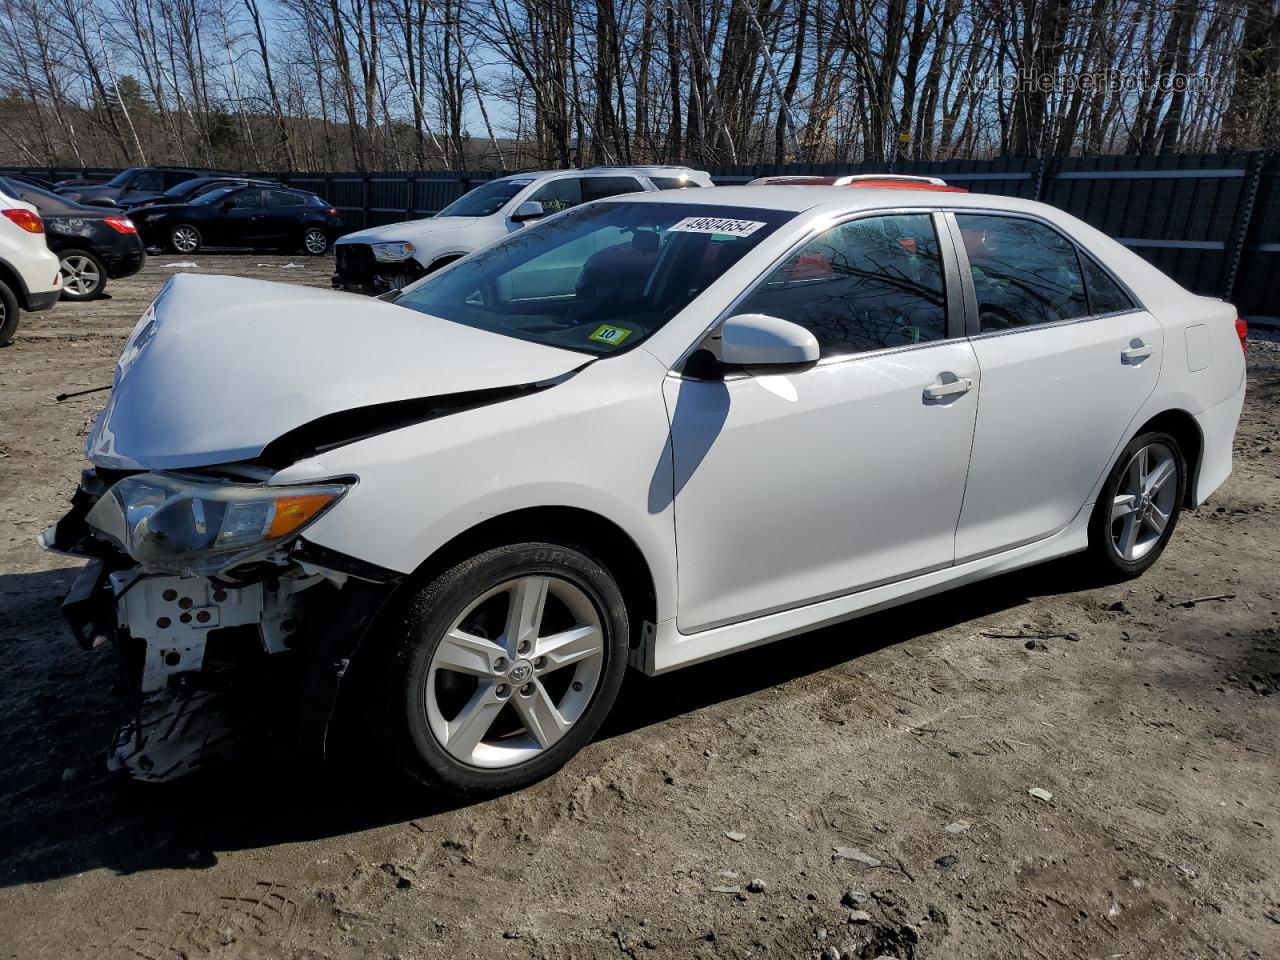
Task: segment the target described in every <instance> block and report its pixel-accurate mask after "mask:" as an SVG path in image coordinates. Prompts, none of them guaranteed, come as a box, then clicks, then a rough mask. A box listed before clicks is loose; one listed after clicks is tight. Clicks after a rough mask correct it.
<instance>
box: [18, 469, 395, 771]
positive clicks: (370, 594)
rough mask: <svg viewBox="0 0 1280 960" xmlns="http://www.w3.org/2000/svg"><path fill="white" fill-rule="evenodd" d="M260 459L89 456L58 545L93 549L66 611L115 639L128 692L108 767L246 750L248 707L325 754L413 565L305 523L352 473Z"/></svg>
mask: <svg viewBox="0 0 1280 960" xmlns="http://www.w3.org/2000/svg"><path fill="white" fill-rule="evenodd" d="M259 469H260V468H255V467H250V466H243V467H240V468H226V467H224V468H220V469H219V470H218V471H217V472H210V471H200V472H198V473H197V472H192V473H185V474H167V473H141V472H139V473H126V472H121V471H106V470H88V471H86V472H85V473H84V475H83V477H82V481H81V484H80V486H79V487H78V488H77V490H76V492H75V495H74V496H73V498H72V508H71V511H70V512H69V513H68V514H67V515H66V516H65V517H63V518H62V519H61V520H60V521H58V523H56V524H55V525H54V526H53V527H50V528H49V529H48V530H47V531H45V533H44V534H42V535H41V537H40V542H41V544H42V545H43V546H45V547H47V548H48V549H50V550H55V551H58V552H61V553H66V554H71V555H73V556H80V557H88V558H90V562H89V564H88V565H87V566H85V568H84V569H83V570H82V571H81V573H80V575H79V577H78V578H77V579H76V581H75V584H74V585H73V587H72V589H71V592H70V593H69V594H68V596H67V598H66V600H65V602H64V604H63V613H64V615H65V616H66V619H67V621H68V623H69V624H70V626H71V629H72V632H73V633H74V634H75V636H76V638H77V640H78V641H79V643H80V645H81V646H82V647H84V648H85V649H87V650H88V649H94V648H96V647H99V646H103V645H106V644H110V645H111V646H113V647H114V648H115V650H116V652H117V654H118V656H119V666H120V678H121V684H120V686H121V687H122V688H123V690H124V691H125V694H126V697H127V699H128V704H129V717H128V720H127V722H126V723H125V724H124V725H122V726H121V727H120V728H119V730H118V731H117V733H116V735H115V738H114V741H113V743H112V746H111V750H110V753H109V756H108V766H109V767H110V768H112V769H115V770H124V771H127V772H128V773H129V774H131V775H132V776H134V777H135V778H138V779H143V780H151V781H163V780H169V779H172V778H174V777H177V776H180V775H182V774H185V773H188V772H191V771H192V770H194V769H197V768H199V767H202V766H205V765H208V764H210V763H212V762H215V761H217V760H219V759H222V758H225V757H227V756H229V755H231V754H233V753H236V752H237V751H238V750H239V749H240V748H241V747H242V746H243V745H244V737H245V736H246V735H251V736H255V737H256V738H257V739H258V740H259V741H261V740H262V739H264V738H263V737H262V734H261V729H259V730H257V731H256V732H254V731H252V730H250V729H246V725H245V721H246V714H249V713H252V714H254V715H255V716H261V715H262V714H263V713H268V714H271V715H273V719H272V721H271V722H272V723H273V724H279V726H275V727H273V729H272V730H271V733H270V735H269V736H268V737H267V738H266V739H267V740H268V741H278V740H279V738H280V734H281V732H282V731H283V730H286V729H289V728H292V730H293V732H294V733H295V735H296V737H297V738H298V741H299V742H300V745H301V747H302V748H303V749H304V750H305V751H306V752H310V753H322V752H323V748H324V740H325V734H326V731H327V727H328V723H329V719H330V717H331V715H332V711H333V706H334V703H335V701H336V697H337V693H338V689H339V685H340V683H341V681H342V678H343V676H344V674H345V673H346V669H347V666H348V664H349V662H350V658H351V656H352V654H353V653H354V650H355V648H356V646H357V645H358V643H359V641H360V638H361V636H362V635H363V633H364V631H365V629H366V628H367V626H368V624H369V623H370V621H371V620H372V619H373V617H374V616H375V615H376V614H377V612H378V610H379V609H381V607H382V606H383V604H384V603H385V601H386V599H387V597H388V596H389V595H390V593H391V592H392V590H393V589H394V588H395V586H396V584H397V583H398V581H399V576H398V575H397V574H394V573H392V572H390V571H386V570H382V569H381V568H377V567H372V566H370V565H368V564H366V563H363V562H361V561H358V560H355V559H353V558H350V557H346V556H343V555H339V554H335V553H333V552H332V551H328V550H325V549H323V548H320V547H317V546H315V545H313V544H310V543H308V542H307V541H306V540H305V539H303V538H302V536H301V532H302V530H304V529H305V528H306V526H308V525H309V524H310V523H311V522H312V521H313V520H315V519H317V518H318V517H319V516H320V515H321V514H323V513H324V512H325V511H326V510H327V509H328V508H329V507H331V506H332V505H333V504H335V503H337V501H338V500H340V499H341V497H342V496H343V495H344V493H345V492H346V489H347V487H348V486H349V483H350V481H344V482H330V483H325V484H315V485H309V486H307V487H291V486H271V485H269V484H267V483H264V482H262V481H263V479H264V477H263V476H262V475H261V474H259Z"/></svg>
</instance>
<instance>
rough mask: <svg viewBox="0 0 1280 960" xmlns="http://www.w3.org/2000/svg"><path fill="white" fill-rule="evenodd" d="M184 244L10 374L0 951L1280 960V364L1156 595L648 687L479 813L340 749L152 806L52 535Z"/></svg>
mask: <svg viewBox="0 0 1280 960" xmlns="http://www.w3.org/2000/svg"><path fill="white" fill-rule="evenodd" d="M180 259H182V258H177V257H167V256H164V255H161V256H158V257H155V258H153V260H152V262H151V263H150V264H149V265H148V267H147V268H146V269H145V270H144V271H143V273H141V274H140V275H139V276H137V277H134V278H131V279H129V280H125V281H121V282H117V283H113V284H112V286H111V288H110V290H109V292H110V294H111V299H105V300H100V301H97V302H95V303H90V304H84V305H75V304H65V303H64V304H62V305H60V306H59V307H58V308H56V309H55V310H54V311H52V312H51V313H46V314H37V315H34V316H28V317H27V318H25V320H24V325H23V327H22V329H21V330H20V331H19V334H18V339H17V341H16V342H15V344H14V345H13V346H12V347H11V348H8V349H6V350H4V351H2V352H0V411H3V412H2V413H0V643H2V644H3V646H2V650H3V659H2V660H0V956H9V957H21V958H24V960H26V958H51V960H52V958H57V960H66V958H108V960H116V958H137V957H146V958H166V960H176V958H184V957H191V958H196V957H219V958H245V960H248V958H268V957H271V958H275V957H288V958H364V957H378V958H396V957H398V958H417V957H423V958H437V957H438V958H461V957H478V958H498V957H502V958H523V957H545V958H555V960H587V958H594V957H618V956H622V957H635V958H641V957H654V958H687V957H706V958H710V957H719V958H745V957H758V958H775V957H822V956H825V957H835V956H837V955H839V956H842V957H850V956H852V957H861V958H874V957H881V956H891V957H898V958H902V960H910V958H915V960H933V958H938V960H941V958H948V960H949V958H972V960H991V958H1019V960H1021V958H1057V957H1090V958H1092V957H1097V958H1114V957H1159V958H1162V960H1165V958H1182V957H1185V958H1193V957H1195V958H1207V957H1233V958H1234V957H1239V958H1246V957H1248V958H1254V957H1274V956H1280V886H1277V879H1276V878H1277V869H1276V863H1277V860H1278V859H1280V841H1278V840H1277V833H1278V832H1280V808H1278V807H1277V804H1276V796H1277V793H1278V791H1280V763H1278V762H1277V754H1276V741H1277V733H1280V694H1277V690H1280V580H1278V578H1277V576H1276V564H1277V559H1278V558H1280V477H1278V476H1277V469H1278V467H1280V457H1278V456H1277V450H1280V345H1277V344H1275V343H1271V342H1263V341H1256V342H1253V343H1251V345H1250V393H1249V399H1248V401H1247V403H1246V406H1245V412H1244V419H1243V422H1242V424H1241V428H1240V434H1239V436H1238V439H1237V445H1236V467H1235V472H1234V474H1233V475H1232V477H1231V479H1230V480H1229V481H1228V483H1227V484H1226V485H1225V486H1224V487H1223V489H1222V490H1220V491H1219V492H1218V494H1217V495H1216V496H1215V497H1214V498H1213V499H1212V500H1211V501H1210V503H1209V504H1207V505H1206V506H1204V507H1202V508H1201V509H1200V510H1199V511H1197V512H1196V513H1195V514H1193V515H1186V516H1184V519H1183V521H1182V522H1181V524H1180V525H1179V527H1178V530H1177V533H1176V536H1175V537H1174V542H1173V543H1172V545H1171V546H1170V548H1169V549H1168V551H1167V552H1166V553H1165V555H1164V557H1163V558H1162V560H1161V561H1160V563H1159V564H1158V565H1157V566H1156V568H1155V569H1154V570H1152V571H1151V572H1150V573H1148V574H1147V575H1146V576H1145V577H1144V578H1142V579H1141V580H1139V581H1136V582H1133V583H1130V584H1127V585H1123V586H1112V587H1104V588H1098V587H1096V586H1093V585H1091V584H1090V583H1088V582H1086V581H1083V580H1082V579H1081V577H1080V575H1079V574H1078V573H1077V572H1076V568H1075V567H1074V566H1073V565H1072V564H1070V563H1056V564H1051V565H1049V566H1045V567H1041V568H1038V569H1035V570H1030V571H1025V572H1023V573H1019V574H1015V575H1010V576H1006V577H1002V578H999V579H996V580H992V581H989V582H987V583H984V584H979V585H976V586H973V587H967V588H964V589H961V590H957V591H954V592H952V593H948V594H945V595H943V596H940V597H937V598H934V599H932V600H930V601H927V602H924V603H919V604H916V605H914V606H910V607H905V608H902V609H899V610H896V611H890V612H888V613H884V614H878V615H876V616H873V617H869V618H865V619H863V620H860V621H855V622H852V623H849V624H845V625H842V626H839V627H834V628H830V629H825V630H821V631H818V632H815V633H812V634H809V635H806V636H803V637H796V638H792V639H789V640H785V641H782V642H780V643H778V644H775V645H773V646H770V647H764V648H760V649H758V650H755V651H751V652H749V653H745V654H741V655H738V656H735V657H731V658H728V659H725V660H721V661H719V662H716V663H711V664H706V665H703V666H699V667H696V668H693V669H690V670H687V671H684V672H681V673H678V674H674V675H672V676H669V677H664V678H660V679H646V678H643V677H634V678H633V679H632V680H630V681H629V682H628V685H627V687H626V689H625V690H624V695H623V700H622V702H621V703H620V705H619V707H618V709H617V710H616V713H615V716H614V718H613V719H612V720H611V722H610V723H609V725H608V727H607V729H606V731H605V732H604V733H603V734H602V735H601V736H600V737H599V738H598V739H597V741H596V742H595V743H593V744H592V745H591V746H589V747H588V748H587V749H586V750H584V751H583V752H582V754H581V755H580V756H579V757H577V758H576V759H575V760H574V761H573V762H572V763H570V764H569V766H568V767H567V768H566V769H565V770H564V771H563V772H562V773H561V774H559V775H558V776H556V777H553V778H552V779H550V780H548V781H546V782H544V783H542V784H539V785H538V786H535V787H533V788H531V789H528V790H525V791H523V792H521V793H519V794H515V795H511V796H506V797H502V798H500V799H497V800H493V801H489V802H485V803H478V804H472V805H455V804H453V803H450V802H446V801H442V800H440V799H439V798H435V797H431V796H427V795H424V794H423V793H422V792H421V791H419V790H417V789H415V788H413V787H411V786H409V785H407V784H405V783H404V782H402V781H400V780H399V779H397V778H396V777H395V776H394V775H391V774H388V773H385V772H383V771H381V770H380V769H378V768H377V766H376V765H375V764H374V763H373V762H372V761H368V760H365V759H364V758H362V757H360V756H358V755H357V754H353V755H350V756H347V757H345V758H342V759H340V760H338V761H336V762H333V763H330V764H328V765H326V766H325V767H324V768H320V769H317V768H305V767H303V768H301V769H299V767H298V766H296V765H288V766H286V765H282V764H281V763H280V762H278V761H273V760H271V759H269V758H266V759H264V758H261V757H250V756H246V757H245V758H243V759H242V760H241V761H238V762H237V763H235V764H233V765H232V766H230V767H227V768H225V769H223V770H221V771H217V772H211V773H208V774H204V775H201V776H199V777H196V778H192V779H189V780H188V781H186V782H179V783H176V784H173V785H169V786H161V787H156V786H146V785H140V784H131V783H127V782H121V781H118V780H115V779H112V778H109V777H107V776H106V774H105V772H104V771H103V767H102V755H103V752H104V749H105V746H106V743H107V738H108V735H109V731H110V729H111V727H112V726H113V724H114V723H115V721H116V719H117V717H116V713H115V711H116V706H115V702H114V701H113V699H112V696H111V685H112V680H113V668H112V664H111V662H110V656H109V655H108V654H85V653H82V652H80V651H79V649H78V648H77V647H76V646H75V645H74V644H73V643H72V641H71V639H70V637H69V636H68V635H67V633H66V632H65V631H64V629H63V627H62V626H61V623H60V620H59V615H58V604H59V602H60V600H61V597H62V595H63V593H64V592H65V590H66V588H67V586H68V585H69V583H70V580H71V578H72V576H73V573H74V565H73V564H71V563H69V562H68V561H67V560H66V559H65V558H59V557H56V556H53V555H51V554H46V553H44V552H42V551H40V550H39V549H38V548H37V547H36V546H35V544H34V543H33V542H32V541H33V538H34V537H35V536H36V534H38V533H39V532H40V531H41V530H42V529H43V528H44V527H45V526H46V525H47V524H49V523H50V522H52V521H53V520H55V519H56V518H57V517H58V516H60V515H61V513H62V512H63V509H64V502H65V500H66V497H67V496H68V494H69V493H70V491H71V490H72V488H73V486H74V484H75V481H76V477H77V474H78V471H79V470H80V468H81V459H80V448H81V444H82V443H83V438H84V433H85V429H86V427H87V424H88V423H89V421H90V419H91V417H92V416H93V414H94V412H95V411H96V410H97V409H98V407H99V406H100V405H101V402H102V395H101V394H93V395H89V396H87V397H85V398H83V399H74V400H70V401H67V402H65V403H61V404H59V403H56V402H55V401H54V399H53V398H54V396H55V395H56V394H57V393H59V392H62V391H69V390H77V389H85V388H89V387H96V386H101V385H103V384H106V383H108V382H109V381H110V376H111V369H112V364H113V362H114V359H115V357H116V355H117V353H118V351H119V349H120V347H121V345H122V340H123V338H124V337H125V336H126V335H127V333H128V331H129V329H130V328H131V327H132V325H133V323H134V321H135V319H136V318H137V316H138V315H139V314H140V313H141V312H142V310H143V309H144V308H145V306H146V304H147V302H148V301H149V300H150V298H151V297H152V296H154V294H155V292H156V291H157V290H158V288H159V286H160V284H161V283H162V282H163V281H164V279H165V278H166V277H167V276H168V275H169V274H170V273H172V272H173V270H174V269H176V268H174V267H172V266H171V264H172V263H173V262H175V261H177V260H180ZM191 259H193V260H195V261H196V262H197V263H198V264H199V269H200V270H201V271H208V272H221V273H235V274H241V275H252V276H259V277H269V278H272V279H279V280H282V281H289V282H295V283H309V284H317V285H322V286H323V285H326V284H327V282H328V276H329V273H330V271H331V268H332V266H331V262H329V261H326V260H298V261H296V263H297V264H299V265H298V266H296V267H291V266H289V261H288V260H286V259H285V258H280V257H261V256H238V257H233V256H205V255H200V256H197V257H194V258H191ZM157 402H162V399H161V398H157ZM1215 595H1229V599H1223V600H1204V601H1202V602H1199V603H1195V604H1190V605H1187V604H1184V603H1182V602H1181V601H1187V600H1191V599H1194V598H1199V597H1207V596H1215ZM1033 791H1034V792H1033ZM757 881H758V882H757Z"/></svg>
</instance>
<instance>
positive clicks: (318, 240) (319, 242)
mask: <svg viewBox="0 0 1280 960" xmlns="http://www.w3.org/2000/svg"><path fill="white" fill-rule="evenodd" d="M328 249H329V234H328V233H327V232H326V231H325V230H323V229H322V228H320V227H307V229H305V230H303V231H302V252H303V253H305V254H307V255H308V256H311V257H321V256H324V254H325V252H326V251H327V250H328Z"/></svg>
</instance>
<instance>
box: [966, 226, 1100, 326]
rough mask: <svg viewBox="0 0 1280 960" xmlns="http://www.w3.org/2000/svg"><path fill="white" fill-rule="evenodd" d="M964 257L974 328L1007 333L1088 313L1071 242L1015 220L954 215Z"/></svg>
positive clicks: (1054, 232) (1049, 231)
mask: <svg viewBox="0 0 1280 960" xmlns="http://www.w3.org/2000/svg"><path fill="white" fill-rule="evenodd" d="M956 222H957V224H959V226H960V234H961V236H962V237H963V239H964V248H965V251H966V252H967V253H968V255H969V269H970V272H971V273H972V275H973V292H974V295H975V296H976V298H977V301H978V330H979V332H981V333H988V332H990V331H993V330H1009V329H1014V328H1017V327H1029V326H1034V325H1036V324H1041V323H1057V322H1059V321H1061V320H1075V319H1077V318H1079V317H1087V316H1088V315H1089V301H1088V298H1087V297H1086V296H1085V292H1084V277H1083V275H1082V274H1081V271H1080V259H1079V257H1078V256H1077V255H1076V248H1075V244H1073V243H1072V242H1071V241H1070V240H1068V239H1067V238H1066V237H1064V236H1063V235H1062V234H1060V233H1059V232H1058V231H1057V230H1054V229H1052V228H1051V227H1048V226H1046V225H1045V224H1043V223H1037V222H1036V221H1034V220H1025V219H1022V218H1020V217H1000V216H991V215H989V214H956Z"/></svg>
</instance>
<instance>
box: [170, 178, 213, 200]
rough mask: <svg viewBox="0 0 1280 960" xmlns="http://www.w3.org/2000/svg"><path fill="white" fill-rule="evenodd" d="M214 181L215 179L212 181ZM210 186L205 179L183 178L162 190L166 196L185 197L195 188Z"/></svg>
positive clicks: (195, 189) (193, 191) (194, 190)
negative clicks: (180, 181)
mask: <svg viewBox="0 0 1280 960" xmlns="http://www.w3.org/2000/svg"><path fill="white" fill-rule="evenodd" d="M214 182H215V183H216V182H217V181H214ZM209 186H211V184H210V183H209V181H207V180H183V181H182V183H179V184H177V185H175V186H172V187H170V188H169V189H168V190H166V191H165V192H164V195H165V196H166V197H185V196H186V195H187V194H189V193H195V192H196V191H197V190H201V189H205V188H207V187H209Z"/></svg>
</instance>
